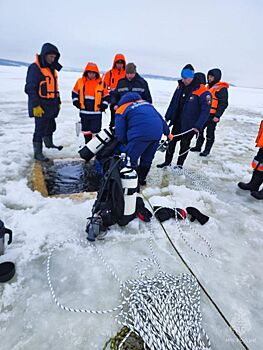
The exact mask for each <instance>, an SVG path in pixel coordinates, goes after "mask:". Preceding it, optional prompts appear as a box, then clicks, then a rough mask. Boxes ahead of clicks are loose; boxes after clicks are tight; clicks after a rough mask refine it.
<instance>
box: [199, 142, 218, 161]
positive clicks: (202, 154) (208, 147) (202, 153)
mask: <svg viewBox="0 0 263 350" xmlns="http://www.w3.org/2000/svg"><path fill="white" fill-rule="evenodd" d="M213 143H214V141H211V140H207V141H206V145H205V149H204V150H203V152H201V153H200V154H199V156H201V157H206V156H208V154H209V153H210V151H211V148H212V146H213Z"/></svg>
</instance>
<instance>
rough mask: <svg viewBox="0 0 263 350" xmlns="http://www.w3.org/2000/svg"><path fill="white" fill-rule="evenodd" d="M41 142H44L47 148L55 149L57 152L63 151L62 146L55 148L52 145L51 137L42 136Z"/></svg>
mask: <svg viewBox="0 0 263 350" xmlns="http://www.w3.org/2000/svg"><path fill="white" fill-rule="evenodd" d="M43 141H44V144H45V146H46V147H47V148H56V149H58V150H59V151H61V150H62V149H63V146H56V145H54V143H53V135H49V136H44V137H43Z"/></svg>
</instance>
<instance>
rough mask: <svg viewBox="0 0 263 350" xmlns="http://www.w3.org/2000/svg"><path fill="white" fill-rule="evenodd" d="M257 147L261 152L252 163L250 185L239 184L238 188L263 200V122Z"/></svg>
mask: <svg viewBox="0 0 263 350" xmlns="http://www.w3.org/2000/svg"><path fill="white" fill-rule="evenodd" d="M256 147H259V150H258V153H257V155H256V156H255V158H254V159H253V161H252V168H253V169H254V171H253V174H252V178H251V180H250V181H249V182H248V183H245V182H239V183H238V187H239V188H241V189H242V190H248V191H251V195H252V196H253V197H254V198H256V199H263V188H262V189H261V191H259V188H260V186H261V185H262V183H263V120H262V121H261V124H260V128H259V132H258V136H257V138H256Z"/></svg>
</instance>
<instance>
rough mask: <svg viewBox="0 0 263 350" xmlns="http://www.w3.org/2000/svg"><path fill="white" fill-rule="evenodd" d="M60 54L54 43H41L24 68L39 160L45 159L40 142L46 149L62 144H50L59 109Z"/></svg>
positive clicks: (34, 142) (30, 115) (35, 150)
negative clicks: (26, 67) (34, 59)
mask: <svg viewBox="0 0 263 350" xmlns="http://www.w3.org/2000/svg"><path fill="white" fill-rule="evenodd" d="M59 58H60V53H59V51H58V49H57V47H56V46H54V45H53V44H50V43H46V44H44V45H43V46H42V49H41V53H40V55H38V54H37V55H36V61H35V63H32V64H31V65H30V66H29V67H28V70H27V76H26V85H25V93H26V94H27V95H28V113H29V117H32V118H35V131H34V135H33V148H34V158H35V159H36V160H39V161H44V162H45V161H48V160H49V159H48V158H47V157H45V156H44V155H43V152H42V151H43V144H42V141H44V144H45V146H46V147H47V148H57V149H58V150H59V151H60V150H61V149H62V148H63V146H55V145H54V144H53V133H54V132H55V130H56V121H55V118H56V117H57V116H58V114H59V110H60V104H61V101H60V97H59V90H58V75H57V71H60V70H61V68H62V66H61V65H60V64H59V62H58V60H59Z"/></svg>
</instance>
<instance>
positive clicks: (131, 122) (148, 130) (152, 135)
mask: <svg viewBox="0 0 263 350" xmlns="http://www.w3.org/2000/svg"><path fill="white" fill-rule="evenodd" d="M118 106H119V108H118V109H117V111H116V115H115V136H116V137H117V139H118V140H119V141H120V142H121V143H127V142H129V141H131V140H134V139H137V140H143V141H155V140H160V139H161V137H162V135H163V134H164V135H168V134H169V127H168V125H167V123H166V122H165V120H164V119H163V118H162V116H161V115H160V113H158V112H157V110H156V109H155V108H154V107H153V105H152V104H150V103H149V102H147V101H144V100H142V99H141V96H140V95H139V94H138V93H136V92H128V93H126V94H125V95H124V96H123V97H122V98H121V99H120V101H119V103H118Z"/></svg>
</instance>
